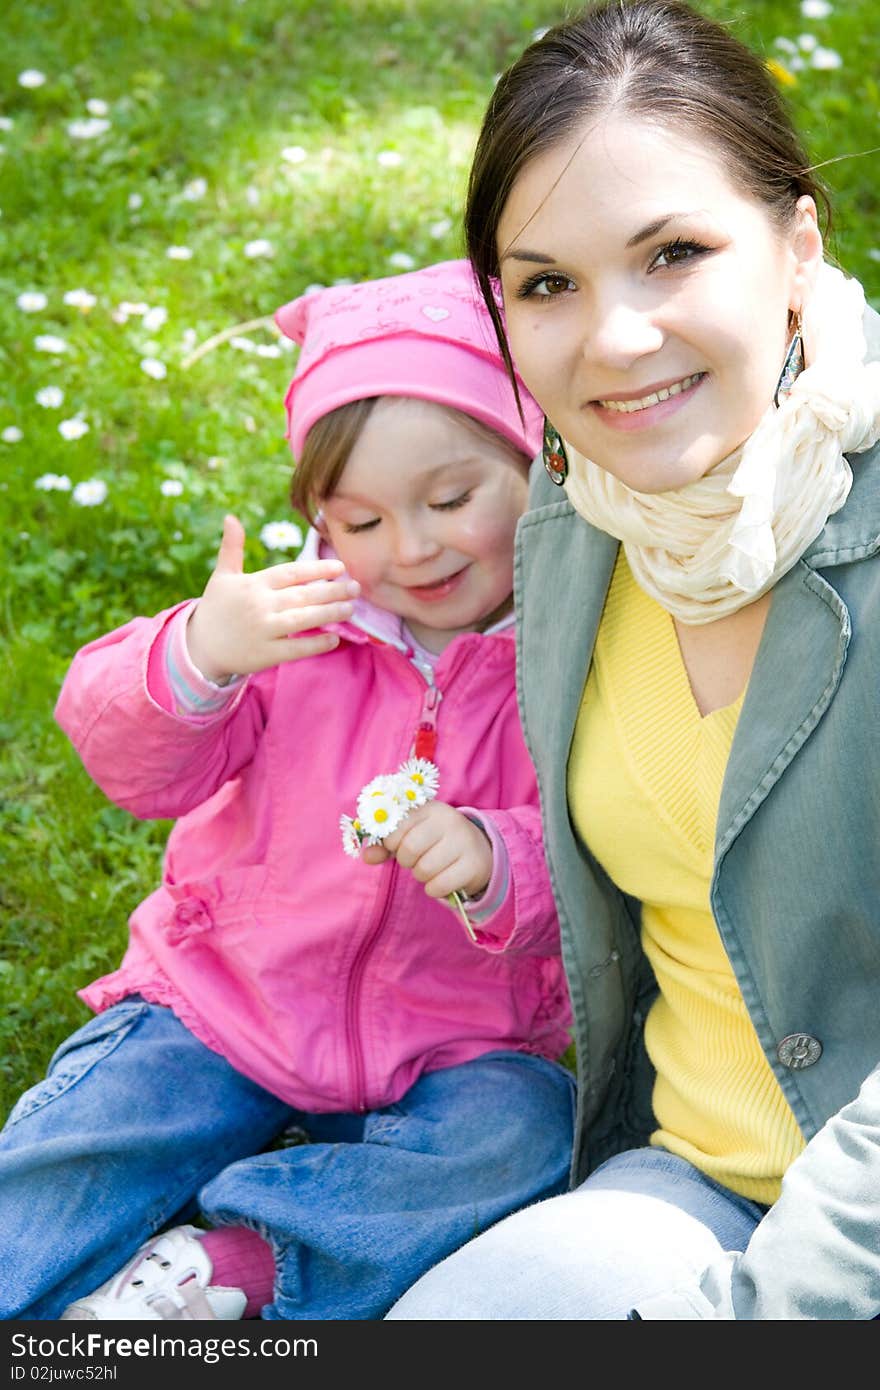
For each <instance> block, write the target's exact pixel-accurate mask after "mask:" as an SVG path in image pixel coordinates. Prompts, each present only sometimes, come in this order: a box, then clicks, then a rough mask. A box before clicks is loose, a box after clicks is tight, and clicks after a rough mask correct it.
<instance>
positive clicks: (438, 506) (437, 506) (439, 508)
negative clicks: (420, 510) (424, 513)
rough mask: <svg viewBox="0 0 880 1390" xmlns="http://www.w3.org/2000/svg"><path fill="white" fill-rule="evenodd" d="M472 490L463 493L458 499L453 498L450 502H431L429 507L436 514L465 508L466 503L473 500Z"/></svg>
mask: <svg viewBox="0 0 880 1390" xmlns="http://www.w3.org/2000/svg"><path fill="white" fill-rule="evenodd" d="M471 496H472V494H471V490H470V489H468V491H467V492H462V493H461V494H460V495H459V496H458V497H452V498H450V500H449V501H448V502H430V503H429V504H428V505H429V506H430V508H431V510H432V511H434V512H454V511H456V510H457V509H458V508H459V507H463V506H464V505H465V503H466V502H469V501H470V500H471Z"/></svg>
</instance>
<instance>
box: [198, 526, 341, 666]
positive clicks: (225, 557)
mask: <svg viewBox="0 0 880 1390" xmlns="http://www.w3.org/2000/svg"><path fill="white" fill-rule="evenodd" d="M244 540H245V532H244V527H243V526H242V524H241V522H240V521H239V520H238V517H235V516H227V517H226V518H225V519H224V522H223V539H222V540H221V542H220V550H219V553H218V555H217V563H216V565H215V566H214V572H213V574H212V575H211V578H210V579H209V580H208V583H207V584H206V586H205V592H204V593H203V594H202V597H201V598H200V599H199V601H198V603H197V604H196V606H195V608H194V609H193V611H192V614H191V615H190V619H189V623H188V625H187V630H186V645H187V650H188V652H189V656H190V660H191V661H192V663H193V665H194V666H195V667H196V668H197V669H198V670H199V671H200V672H201V673H202V675H203V676H205V677H206V679H207V680H210V681H214V682H215V683H216V684H218V685H222V684H224V682H226V681H227V680H229V679H230V677H232V676H236V675H242V676H243V675H249V674H251V673H252V672H254V671H264V670H266V669H267V667H270V666H277V665H278V664H279V663H280V662H282V661H296V660H297V659H298V658H299V657H303V656H317V655H319V654H320V653H321V652H329V651H332V650H333V648H334V647H336V646H338V644H339V638H338V637H337V636H336V635H335V634H333V633H329V632H319V633H318V632H316V633H312V634H311V635H309V636H307V637H304V636H299V635H298V634H300V633H305V632H308V631H309V630H310V629H312V628H317V627H323V626H324V625H325V624H327V623H338V622H343V621H344V620H345V619H346V618H350V617H351V613H352V606H353V605H352V599H354V598H356V597H357V595H358V594H359V593H360V585H359V584H358V583H357V582H356V581H355V580H353V579H348V578H347V577H346V578H342V575H343V574H344V571H345V566H344V565H343V564H342V561H341V560H308V561H302V560H292V561H291V562H290V563H289V564H285V565H272V566H270V568H269V569H265V570H257V571H256V572H255V573H253V574H245V572H244Z"/></svg>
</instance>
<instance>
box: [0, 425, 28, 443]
mask: <svg viewBox="0 0 880 1390" xmlns="http://www.w3.org/2000/svg"><path fill="white" fill-rule="evenodd" d="M0 439H2V440H3V443H4V444H20V443H21V441H22V440H23V439H24V435H23V434H22V432H21V430H20V429H19V428H18V425H7V426H6V429H5V430H4V431H3V433H2V434H0Z"/></svg>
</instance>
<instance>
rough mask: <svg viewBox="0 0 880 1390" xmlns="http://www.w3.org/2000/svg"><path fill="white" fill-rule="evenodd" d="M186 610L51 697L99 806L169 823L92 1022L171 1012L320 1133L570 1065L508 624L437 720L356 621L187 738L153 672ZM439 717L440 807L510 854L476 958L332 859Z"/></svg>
mask: <svg viewBox="0 0 880 1390" xmlns="http://www.w3.org/2000/svg"><path fill="white" fill-rule="evenodd" d="M184 607H185V606H184V605H180V606H178V608H176V609H171V610H168V611H167V612H165V613H160V614H159V615H158V616H157V617H155V618H135V619H134V620H133V621H132V622H129V623H127V624H126V625H125V626H124V627H121V628H119V629H117V630H116V631H114V632H111V633H109V634H108V635H107V636H105V637H102V638H100V639H99V640H97V641H95V642H91V643H90V644H89V645H88V646H86V647H84V648H83V649H82V650H81V651H80V652H79V653H78V654H77V655H76V657H75V658H74V661H73V663H72V665H71V668H70V670H69V672H68V674H67V677H66V679H65V681H64V685H63V688H62V690H61V694H60V696H59V699H58V705H57V708H56V718H57V719H58V722H59V723H60V724H61V726H62V728H63V729H65V731H66V732H67V733H68V734H69V736H70V738H71V739H72V741H73V743H74V745H75V747H76V748H77V750H78V752H79V754H80V756H81V758H82V760H83V762H84V764H85V766H86V768H87V769H88V771H89V773H90V774H91V776H92V777H93V778H94V780H95V781H96V782H97V783H98V785H99V786H100V787H101V788H102V789H103V790H104V792H105V793H106V794H107V796H109V797H110V798H111V799H112V800H113V801H115V802H116V803H117V804H118V805H120V806H123V807H125V808H126V809H127V810H129V811H131V812H132V813H133V814H134V815H136V816H138V817H141V818H151V817H159V818H166V817H167V818H174V819H175V820H176V824H175V826H174V827H173V829H172V832H171V835H170V837H169V841H168V845H167V849H166V853H165V861H164V874H163V882H162V885H161V887H159V888H158V889H157V890H156V891H155V892H154V893H151V894H150V896H149V897H147V898H146V899H145V900H144V901H143V902H142V903H141V904H140V906H139V907H137V908H136V910H135V911H134V913H133V914H132V916H131V918H130V923H129V926H130V939H129V945H128V949H127V951H126V953H125V957H124V959H123V961H122V964H121V966H120V968H119V969H118V970H116V971H114V972H113V973H112V974H110V975H106V976H104V977H103V978H101V979H99V980H96V981H95V982H94V983H92V984H91V985H89V986H88V988H86V989H83V990H81V991H80V994H81V997H82V998H83V999H84V1000H85V1002H86V1003H87V1004H89V1006H90V1007H91V1008H93V1009H95V1010H96V1011H100V1010H101V1009H104V1008H107V1007H108V1006H109V1005H111V1004H113V1003H116V1002H117V1001H118V1000H120V999H122V998H124V997H125V996H126V995H128V994H132V993H135V992H137V993H140V994H142V995H143V996H144V997H145V998H146V999H149V1000H151V1001H152V1002H154V1003H159V1004H165V1005H168V1006H169V1007H170V1008H171V1009H173V1010H174V1012H175V1013H176V1014H177V1016H178V1017H179V1018H180V1019H181V1020H182V1022H183V1023H184V1024H186V1026H187V1027H188V1028H190V1030H191V1031H192V1032H193V1033H194V1034H195V1035H196V1036H197V1037H198V1038H200V1039H201V1040H202V1041H203V1042H204V1043H205V1044H206V1045H207V1046H208V1047H210V1048H213V1049H214V1050H215V1051H216V1052H219V1053H221V1054H222V1055H223V1056H224V1057H226V1058H227V1059H228V1060H229V1062H231V1064H232V1065H233V1066H234V1067H236V1068H237V1069H238V1070H239V1071H240V1072H243V1073H244V1074H245V1075H246V1076H249V1077H251V1078H252V1079H253V1080H254V1081H256V1082H258V1083H259V1084H260V1085H261V1086H264V1087H265V1088H266V1089H268V1090H270V1091H272V1092H273V1093H274V1094H275V1095H277V1096H279V1097H281V1098H282V1099H283V1100H285V1101H287V1102H288V1103H289V1104H290V1105H292V1106H294V1107H296V1108H298V1109H302V1110H304V1111H307V1112H308V1111H312V1112H319V1111H355V1110H370V1109H376V1108H379V1107H381V1106H385V1105H389V1104H392V1103H393V1102H394V1101H395V1100H397V1099H399V1097H400V1096H401V1095H402V1094H403V1093H404V1092H405V1091H407V1090H408V1089H409V1087H410V1086H411V1085H412V1084H413V1083H414V1082H415V1081H416V1079H417V1078H418V1077H419V1076H420V1075H421V1073H422V1072H424V1071H432V1070H435V1069H437V1068H440V1067H446V1066H452V1065H455V1064H456V1063H460V1062H464V1061H467V1060H469V1059H471V1058H474V1057H478V1056H480V1055H481V1054H482V1053H484V1052H487V1051H490V1050H492V1049H495V1048H508V1049H517V1050H520V1051H525V1052H535V1053H540V1054H542V1055H545V1056H548V1057H558V1056H559V1055H560V1054H561V1053H562V1051H563V1050H564V1049H565V1047H566V1046H567V1044H568V1041H569V1032H568V1029H569V1022H570V1014H569V1005H568V996H567V991H566V987H565V983H564V976H563V970H562V964H561V960H560V954H559V937H558V925H557V920H556V913H555V908H554V903H553V896H552V891H551V887H550V883H549V878H548V872H547V868H546V865H545V861H544V855H543V850H542V844H541V824H540V813H539V807H538V792H537V785H536V779H535V774H534V771H533V768H532V765H531V762H530V759H529V757H528V754H527V752H526V749H525V745H524V742H523V737H522V732H521V729H520V723H519V716H518V713H517V706H516V694H515V682H514V640H513V630H512V627H511V628H508V629H507V630H505V631H501V632H496V633H494V634H488V633H486V634H467V635H464V636H460V637H457V638H455V639H454V640H453V641H452V642H451V643H450V645H449V646H448V647H447V649H446V650H445V652H444V653H443V655H442V656H441V657H440V659H439V662H438V665H437V668H436V672H435V682H436V690H439V692H440V696H441V698H440V700H439V703H438V704H437V705H436V708H435V709H434V710H433V711H432V710H431V709H430V706H431V705H432V704H433V703H434V701H435V699H436V693H435V692H431V690H430V687H429V685H428V684H427V683H426V680H425V678H424V676H423V675H421V674H420V673H419V671H418V670H417V669H416V668H415V666H414V665H413V664H412V662H411V661H410V660H409V659H408V657H407V655H406V654H405V652H404V650H401V649H399V647H397V646H395V645H393V644H391V643H388V642H384V641H379V640H376V638H375V637H374V636H371V635H370V633H369V631H368V630H367V631H365V630H364V628H363V627H362V626H358V624H357V623H356V622H355V621H353V622H351V623H348V624H344V625H340V626H339V627H337V628H336V630H337V631H339V632H340V633H341V634H342V636H343V639H344V640H343V641H342V642H341V643H340V645H339V647H337V648H336V649H335V650H334V651H333V652H330V653H327V654H325V655H322V656H318V657H311V658H305V659H302V660H299V661H295V662H291V663H287V664H284V665H281V666H278V667H275V668H274V669H272V670H269V671H264V672H261V673H260V674H259V675H256V676H251V677H250V678H248V679H247V680H246V681H244V682H242V683H241V685H240V686H239V688H238V690H237V691H236V693H235V695H234V696H233V697H232V698H231V700H229V702H228V703H227V704H226V706H225V707H224V708H223V709H222V710H221V711H220V712H213V713H208V714H206V715H204V716H200V717H193V716H187V717H182V716H180V715H179V714H176V713H174V712H173V710H174V705H173V700H172V698H171V694H170V690H169V687H168V682H167V678H166V677H165V675H164V672H165V655H164V652H165V644H167V642H168V640H169V632H173V630H174V623H175V618H176V615H178V614H179V615H180V616H179V617H177V618H176V621H177V622H178V623H180V622H182V621H183V620H184ZM364 607H365V606H364V605H358V609H359V610H361V611H363V609H364ZM374 611H375V610H374ZM435 720H436V733H437V743H436V753H435V754H434V760H435V762H436V763H437V765H438V767H439V769H440V789H439V793H438V795H439V797H440V798H441V799H442V800H445V801H447V802H449V803H450V804H451V805H453V806H458V807H461V808H462V809H463V810H468V811H471V812H472V813H473V814H474V815H475V816H476V817H477V818H479V820H480V821H481V822H483V823H484V824H485V827H486V829H487V831H488V832H489V834H490V838H492V839H493V842H494V843H496V844H497V843H499V841H500V843H501V844H502V845H503V847H504V850H506V855H505V854H504V852H503V851H502V853H501V855H500V856H496V858H500V859H501V860H502V861H503V868H504V872H503V873H502V874H501V876H500V878H501V888H502V892H501V896H500V900H498V901H497V902H496V901H495V899H494V898H493V894H495V893H496V888H497V884H495V883H494V880H495V879H497V878H498V875H497V874H496V875H495V876H493V884H490V885H489V889H488V890H487V893H486V895H484V898H483V900H482V901H483V903H484V904H486V905H487V907H489V909H490V910H489V915H488V916H485V917H484V918H483V919H482V920H481V918H480V914H479V913H477V914H476V916H475V918H474V922H475V927H476V932H477V943H478V944H477V945H474V943H473V942H472V941H471V940H470V939H469V937H468V935H467V933H466V931H465V929H464V927H463V925H462V923H461V922H460V921H459V920H458V918H457V916H456V915H455V913H453V912H452V911H451V910H450V908H449V907H447V906H446V905H445V904H443V903H438V902H436V901H433V900H431V899H429V898H428V897H427V896H426V895H425V892H424V889H423V888H422V886H421V885H420V884H419V883H417V882H416V880H415V879H414V878H413V877H412V876H411V875H410V874H409V873H407V872H406V871H405V870H403V869H400V868H399V867H398V866H397V864H396V863H394V861H390V862H388V863H386V864H384V865H382V866H381V867H375V866H369V865H366V864H363V863H361V862H360V861H357V860H352V859H350V858H348V857H347V856H346V855H345V854H344V853H343V851H342V847H341V839H340V833H339V829H338V823H339V817H340V815H341V814H342V813H343V812H345V813H348V814H352V813H353V812H354V807H355V803H356V801H357V795H358V792H359V791H360V789H361V787H362V786H364V785H365V783H366V782H368V781H369V780H370V779H371V778H372V777H374V776H376V775H377V774H378V773H380V772H393V771H395V770H396V769H397V767H398V766H399V764H400V763H401V762H402V761H403V760H404V759H405V758H406V757H407V756H408V755H409V753H410V750H411V746H412V743H413V739H414V735H415V733H416V728H417V726H418V725H419V724H420V723H425V722H427V723H429V724H430V723H432V722H433V721H435ZM493 885H494V886H493ZM496 896H497V895H496ZM477 924H478V925H477Z"/></svg>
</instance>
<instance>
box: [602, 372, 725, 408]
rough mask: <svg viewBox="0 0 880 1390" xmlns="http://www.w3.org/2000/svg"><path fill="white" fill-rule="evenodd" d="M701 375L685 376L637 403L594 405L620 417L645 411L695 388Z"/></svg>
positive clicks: (608, 402) (606, 402)
mask: <svg viewBox="0 0 880 1390" xmlns="http://www.w3.org/2000/svg"><path fill="white" fill-rule="evenodd" d="M702 375H703V373H702V372H694V374H693V376H686V377H684V378H683V379H682V380H681V381H675V382H673V383H672V385H671V386H664V387H663V388H662V389H661V390H660V391H652V392H651V394H650V396H642V397H640V399H639V400H637V401H597V402H596V404H597V405H601V406H602V408H603V410H617V411H619V412H620V414H621V415H632V413H633V411H635V410H647V409H648V406H649V405H659V404H660V402H661V401H667V400H669V397H670V396H680V395H681V393H682V391H687V389H688V387H690V386H695V385H696V383H697V382H698V381H699V380H700V377H701V376H702Z"/></svg>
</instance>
